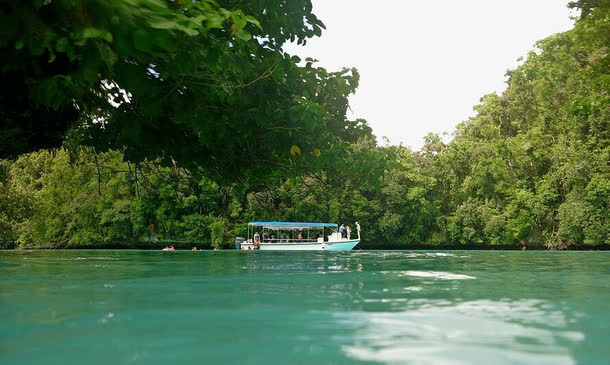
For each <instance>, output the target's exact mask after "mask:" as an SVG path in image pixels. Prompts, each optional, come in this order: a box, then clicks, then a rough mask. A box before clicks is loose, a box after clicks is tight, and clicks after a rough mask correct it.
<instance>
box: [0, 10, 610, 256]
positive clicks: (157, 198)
mask: <svg viewBox="0 0 610 365" xmlns="http://www.w3.org/2000/svg"><path fill="white" fill-rule="evenodd" d="M32 4H34V5H31V4H27V5H22V4H21V3H18V2H12V1H9V2H8V3H7V5H2V6H0V10H1V11H2V12H3V13H2V16H3V17H5V18H3V19H4V20H5V21H6V22H8V23H2V24H12V23H10V22H11V21H12V22H14V19H7V18H6V17H7V16H8V15H7V14H16V13H15V12H17V13H19V14H21V15H23V16H25V15H28V14H29V15H28V16H29V17H27V16H25V18H24V19H30V23H31V24H38V25H39V28H31V29H30V28H28V29H26V28H24V27H22V26H21V25H15V27H16V28H15V29H17V30H18V31H17V30H16V31H14V32H13V31H12V30H11V31H8V32H4V33H2V34H0V37H1V38H0V39H1V40H2V41H0V47H5V49H6V50H7V52H8V53H7V57H8V58H7V59H8V62H6V64H5V66H3V68H2V72H3V76H6V77H7V80H9V81H8V82H9V83H13V84H14V89H12V90H7V89H6V88H3V91H2V93H3V94H2V96H1V97H2V103H3V108H2V109H0V113H4V114H2V115H1V116H2V118H3V123H7V128H3V129H2V132H1V133H2V135H1V136H0V138H4V140H7V138H12V140H14V144H10V143H8V142H7V144H3V145H2V146H3V147H2V148H4V150H2V154H3V155H4V156H6V155H7V154H14V153H17V152H21V151H27V150H30V149H35V148H38V147H43V146H47V145H48V144H54V143H55V142H53V141H54V140H53V139H52V138H51V139H47V138H46V137H45V138H44V140H45V143H46V144H45V143H42V144H41V143H40V142H39V141H36V140H34V139H28V138H29V137H34V136H36V138H38V137H41V136H45V133H47V134H53V133H56V132H60V133H56V135H57V136H58V139H57V141H59V142H61V140H63V139H64V137H65V136H66V134H65V133H66V131H67V133H68V134H67V136H68V138H67V139H66V141H67V143H68V144H70V146H68V147H70V148H68V151H69V152H66V151H64V150H61V151H55V152H52V153H51V152H47V151H40V152H33V153H29V154H25V155H22V156H20V157H19V158H16V159H13V160H0V161H1V164H0V172H1V174H0V245H4V246H13V245H20V246H22V247H28V246H44V245H60V246H70V245H79V246H80V245H88V244H92V243H96V242H106V243H112V242H118V241H130V240H139V241H147V242H154V241H161V242H163V241H164V240H174V241H184V242H189V243H190V242H193V243H194V242H205V243H206V244H212V245H214V246H215V247H221V246H226V245H230V242H231V241H232V237H234V236H236V235H242V236H243V235H244V234H245V231H246V223H247V222H248V221H252V220H283V221H334V222H340V223H346V224H350V225H353V224H354V223H355V222H356V221H358V222H360V224H361V226H362V228H363V231H362V234H363V236H362V239H363V244H364V247H369V248H374V247H394V248H409V247H413V246H412V245H413V244H426V245H430V246H434V245H453V247H465V246H468V247H487V246H489V245H493V246H497V247H515V248H518V247H522V246H525V245H527V246H536V245H537V246H539V247H542V246H547V247H549V248H562V247H566V246H569V245H571V244H579V245H584V246H585V247H593V246H595V245H598V244H610V166H609V161H610V126H609V125H608V123H609V121H610V104H609V98H610V97H609V95H608V90H610V87H609V86H610V75H609V74H608V70H609V69H610V67H609V59H608V50H609V46H608V45H610V32H609V31H608V29H609V26H610V24H609V21H610V20H609V19H610V13H609V10H610V5H609V3H608V1H607V0H580V1H576V2H573V3H571V4H570V6H572V7H576V8H578V9H581V12H580V16H579V18H578V19H577V20H576V23H575V27H574V29H572V30H570V31H568V32H565V33H560V34H556V35H553V36H551V37H548V38H546V39H544V40H541V41H540V42H538V43H537V49H536V50H534V51H532V52H530V53H529V54H528V55H527V58H526V59H525V60H524V62H523V63H522V65H521V66H519V67H517V68H516V69H514V70H510V71H508V73H507V76H508V87H507V89H506V91H504V92H503V93H502V95H497V94H495V93H493V94H490V95H485V96H484V97H483V98H481V104H480V105H477V106H476V107H475V110H476V112H477V114H476V116H474V117H472V118H470V119H469V120H467V121H464V122H463V123H461V124H460V125H458V127H457V129H456V131H455V133H454V136H453V137H454V138H453V139H452V140H451V141H450V142H448V143H446V142H444V141H443V138H442V137H441V136H439V135H435V134H429V135H428V136H426V137H425V140H424V141H425V144H424V146H423V148H422V149H421V151H415V152H414V151H411V150H410V149H408V148H405V147H402V146H387V147H379V146H378V145H377V141H376V138H375V136H374V135H373V134H372V131H371V128H370V127H369V126H368V124H367V122H366V121H364V120H355V121H348V120H346V118H345V111H346V107H347V96H348V95H349V94H350V93H351V92H353V91H354V90H355V88H356V86H357V82H358V74H357V73H356V71H355V70H349V69H345V70H342V71H339V72H328V71H326V70H324V69H323V68H319V67H315V62H314V61H313V60H310V59H308V60H305V63H304V65H301V66H299V65H300V64H301V63H300V60H299V59H297V58H296V57H290V56H289V55H286V54H284V53H282V51H281V44H282V43H283V42H284V41H285V40H286V39H292V40H298V41H299V42H305V41H306V39H307V38H308V37H311V36H315V35H318V34H319V32H320V27H322V24H321V23H320V22H319V21H318V20H317V18H315V16H313V14H311V7H310V5H309V2H308V1H294V2H292V1H289V2H275V1H268V2H267V1H262V2H248V1H237V2H225V3H223V4H222V6H219V5H216V4H215V3H212V2H205V1H204V2H196V3H192V4H191V3H190V2H189V3H188V5H185V3H180V2H178V1H175V2H162V1H151V0H140V1H135V0H134V1H127V0H125V1H119V2H116V3H112V4H113V5H109V4H110V3H106V2H96V1H91V2H86V3H85V2H80V1H44V2H42V1H40V2H38V3H36V2H34V3H32ZM83 4H87V6H85V5H83ZM115 4H117V5H115ZM136 5H137V6H136ZM90 6H93V7H99V9H98V10H99V14H106V13H107V14H110V15H108V16H107V17H103V19H102V18H101V17H100V18H99V19H98V17H97V16H95V17H94V16H89V15H88V14H91V13H90V12H88V11H85V10H88V9H90V8H89V7H90ZM32 9H36V10H35V11H34V10H32ZM66 9H68V10H70V11H69V12H64V11H62V10H66ZM96 9H97V8H96ZM263 9H264V11H263ZM11 12H13V13H11ZM56 12H58V13H56ZM95 14H98V13H97V12H96V13H95ZM112 14H114V15H113V16H115V17H116V19H118V20H119V23H118V25H116V24H115V23H113V22H115V21H116V19H115V20H113V19H114V18H113V17H112V16H111V15H112ZM152 14H154V16H153V15H152ZM0 20H1V19H0ZM68 20H69V22H68ZM68 23H69V24H71V25H70V26H69V27H61V26H59V25H60V24H68ZM40 27H41V28H40ZM261 28H262V29H263V30H261ZM11 29H12V28H11ZM40 29H46V30H47V31H46V32H44V31H43V32H41V31H40ZM138 29H145V30H146V32H145V34H140V33H138V34H136V33H137V30H138ZM44 34H47V35H44ZM43 35H44V36H43ZM62 39H65V40H62ZM20 40H21V41H20ZM2 42H4V43H2ZM37 47H38V48H37ZM95 60H97V61H95ZM62 65H63V66H62ZM56 67H60V70H59V71H58V69H57V68H56ZM61 67H64V68H61ZM62 75H63V76H62ZM92 75H93V76H92ZM88 77H91V78H90V79H89V78H88ZM10 91H13V92H14V93H11V92H10ZM109 95H112V96H114V97H115V99H114V104H110V103H108V100H107V99H108V96H109ZM4 105H10V106H11V108H7V107H4ZM62 113H63V114H62ZM66 113H67V114H68V115H72V114H70V113H76V115H77V117H74V118H72V119H70V118H68V117H67V116H66V115H65V114H66ZM45 116H46V119H45ZM56 121H60V122H62V123H63V122H66V121H67V122H68V123H67V124H66V125H65V126H64V127H65V128H64V127H62V128H63V129H61V128H59V127H57V125H56ZM22 122H23V123H22ZM28 128H40V133H41V134H40V135H38V134H28V133H29V132H27V131H26V130H28ZM24 131H26V132H24ZM24 133H25V134H24ZM23 135H25V136H26V137H27V138H25V137H24V138H22V137H23ZM20 136H21V137H20ZM59 142H58V143H59ZM11 143H13V142H11ZM54 145H56V144H54ZM117 151H120V152H117Z"/></svg>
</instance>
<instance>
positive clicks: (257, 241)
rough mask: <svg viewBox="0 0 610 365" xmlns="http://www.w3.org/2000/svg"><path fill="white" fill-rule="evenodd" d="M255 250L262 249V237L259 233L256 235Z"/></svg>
mask: <svg viewBox="0 0 610 365" xmlns="http://www.w3.org/2000/svg"><path fill="white" fill-rule="evenodd" d="M254 248H255V249H260V248H261V236H260V235H259V234H258V232H256V233H254Z"/></svg>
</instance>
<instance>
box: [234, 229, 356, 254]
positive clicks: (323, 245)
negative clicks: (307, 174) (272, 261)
mask: <svg viewBox="0 0 610 365" xmlns="http://www.w3.org/2000/svg"><path fill="white" fill-rule="evenodd" d="M356 227H357V234H358V238H351V237H341V233H339V226H338V224H337V223H308V222H250V223H248V237H247V238H242V237H237V238H236V240H235V247H236V248H237V249H238V250H256V249H260V250H262V251H349V250H351V249H353V248H354V247H355V246H356V245H357V244H358V243H360V225H359V224H358V222H356Z"/></svg>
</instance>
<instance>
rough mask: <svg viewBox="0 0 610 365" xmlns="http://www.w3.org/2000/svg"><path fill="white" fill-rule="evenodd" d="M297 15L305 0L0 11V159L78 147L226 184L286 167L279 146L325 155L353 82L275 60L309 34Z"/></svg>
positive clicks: (306, 21) (303, 12)
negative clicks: (264, 168)
mask: <svg viewBox="0 0 610 365" xmlns="http://www.w3.org/2000/svg"><path fill="white" fill-rule="evenodd" d="M311 11H312V8H311V3H310V2H309V1H308V0H294V1H287V2H283V1H282V2H278V1H273V0H268V1H256V2H253V1H218V2H217V1H213V0H201V1H165V0H121V1H110V2H109V1H101V0H91V1H79V0H45V1H43V0H39V1H32V2H23V1H18V0H8V1H5V2H3V4H2V5H0V24H2V25H1V27H2V30H3V31H2V32H1V33H0V47H1V48H2V54H3V65H2V69H1V72H2V80H3V87H2V91H1V94H0V103H1V104H2V105H3V108H2V109H1V110H0V118H1V120H2V123H3V125H2V131H1V132H0V146H1V147H0V157H10V156H17V155H19V154H22V153H27V152H31V151H36V150H39V149H41V148H54V147H60V146H62V145H63V146H64V147H67V148H71V149H72V150H73V151H74V150H76V148H77V147H78V146H90V147H94V148H95V150H96V151H97V152H104V151H109V150H119V151H121V152H122V153H123V155H124V158H125V160H128V161H130V162H135V163H137V162H143V161H145V160H147V159H148V160H157V161H159V162H160V163H162V164H164V165H166V166H169V165H173V164H177V165H179V166H183V167H187V168H191V169H199V170H201V171H202V172H205V173H207V174H208V175H210V176H214V177H215V178H216V179H218V180H221V179H227V180H231V179H235V178H247V177H250V176H251V175H256V177H257V178H261V177H263V176H261V174H258V173H257V172H258V170H257V169H255V168H253V166H258V165H261V164H263V163H265V164H270V165H271V166H274V165H280V166H282V167H287V166H289V165H294V161H291V157H292V156H291V154H290V148H291V147H292V146H297V147H298V148H299V150H300V151H301V153H310V154H311V153H313V151H314V150H317V151H321V152H324V153H323V155H326V154H327V153H328V154H329V156H330V154H332V151H331V149H332V147H333V146H334V145H335V142H337V141H336V140H337V138H338V139H339V140H340V139H341V138H342V137H344V135H345V136H347V135H349V131H347V130H346V129H349V128H351V127H352V125H350V124H346V123H345V122H346V120H345V111H346V109H347V96H348V95H349V94H351V93H353V92H354V91H355V89H356V87H357V84H358V74H357V72H356V71H355V70H351V69H344V70H342V71H339V72H327V71H326V70H324V69H322V68H318V67H315V64H314V62H313V60H312V61H310V62H307V64H306V65H305V66H299V65H298V64H299V62H300V61H301V60H300V59H299V58H298V57H295V56H290V55H288V54H285V53H284V52H283V51H282V48H281V47H282V45H283V44H284V42H286V41H289V40H290V41H297V42H299V43H305V42H306V41H307V39H308V38H311V37H313V36H316V35H320V34H321V30H322V28H324V24H323V23H322V22H321V21H320V20H318V19H317V17H316V16H315V15H314V14H313V13H312V12H311ZM293 160H294V159H293ZM307 161H308V159H302V162H307ZM278 170H279V169H278Z"/></svg>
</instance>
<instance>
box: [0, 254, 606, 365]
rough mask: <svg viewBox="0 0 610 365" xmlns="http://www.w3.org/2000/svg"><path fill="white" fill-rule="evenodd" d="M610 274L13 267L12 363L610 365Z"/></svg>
mask: <svg viewBox="0 0 610 365" xmlns="http://www.w3.org/2000/svg"><path fill="white" fill-rule="evenodd" d="M609 259H610V253H608V252H528V251H525V252H520V251H519V252H508V251H451V252H434V251H429V252H422V251H391V252H387V251H386V252H366V251H351V252H339V253H332V252H321V253H306V252H298V253H297V252H285V253H281V252H237V251H215V252H214V251H198V252H190V251H184V252H180V251H178V252H151V251H0V313H1V314H0V363H2V364H18V363H29V364H41V363H57V364H81V363H88V364H112V363H119V364H120V363H140V364H150V363H159V364H162V363H181V364H184V363H209V364H215V363H225V364H235V363H240V364H241V363H244V364H261V363H262V364H286V363H311V364H320V363H332V364H342V363H344V364H349V363H389V364H392V363H435V364H436V363H443V364H445V363H446V364H461V363H463V364H467V363H494V364H502V363H510V364H515V363H517V364H518V363H528V364H545V363H546V364H571V363H607V361H608V359H609V358H610V329H609V327H610V265H609Z"/></svg>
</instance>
